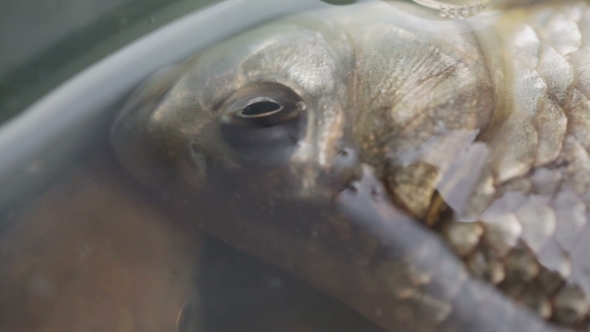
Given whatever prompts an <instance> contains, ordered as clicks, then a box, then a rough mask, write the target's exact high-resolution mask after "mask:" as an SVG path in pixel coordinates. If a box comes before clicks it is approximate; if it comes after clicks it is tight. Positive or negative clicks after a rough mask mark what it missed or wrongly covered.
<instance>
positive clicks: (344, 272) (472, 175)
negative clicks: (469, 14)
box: [111, 0, 590, 331]
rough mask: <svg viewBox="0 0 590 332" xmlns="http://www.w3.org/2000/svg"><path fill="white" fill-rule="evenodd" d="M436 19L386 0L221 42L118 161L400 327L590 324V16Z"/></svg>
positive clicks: (144, 99) (226, 231) (122, 135)
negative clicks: (219, 205) (226, 207)
mask: <svg viewBox="0 0 590 332" xmlns="http://www.w3.org/2000/svg"><path fill="white" fill-rule="evenodd" d="M435 15H436V14H435V13H432V12H431V11H428V10H427V9H424V8H421V7H419V6H417V5H415V4H410V3H403V2H389V3H386V2H374V3H367V4H362V5H355V6H349V7H342V8H333V9H329V10H324V11H320V12H313V13H306V14H302V15H298V16H294V17H290V18H286V19H283V20H280V21H277V22H274V23H271V24H269V25H266V26H262V27H260V28H257V29H254V30H252V31H250V32H246V33H244V34H241V35H239V36H236V37H235V38H233V39H230V40H228V41H226V42H223V43H220V44H218V45H215V46H213V47H211V48H210V49H208V50H205V51H203V52H201V53H200V54H199V55H197V56H196V57H195V58H193V59H191V60H189V61H187V62H186V63H184V64H180V65H177V66H173V67H170V68H167V69H164V70H162V71H160V72H158V73H157V74H155V76H154V78H153V79H151V80H150V81H148V82H147V83H145V84H144V85H143V86H142V87H140V88H139V89H138V90H137V91H136V93H135V94H134V96H132V97H131V99H130V101H129V103H128V104H127V106H126V107H125V108H124V109H123V110H122V111H121V112H120V114H119V116H118V117H117V120H116V122H115V124H114V126H113V129H112V135H111V140H112V144H113V147H114V150H115V153H116V154H117V156H118V158H119V160H120V161H121V163H122V164H123V165H124V166H125V167H126V168H127V169H128V170H129V171H130V173H131V174H133V175H134V176H135V177H136V178H137V179H138V180H139V181H140V182H142V183H144V184H145V185H147V186H149V187H151V188H153V189H154V190H159V191H164V192H167V193H172V195H173V196H174V197H176V199H177V201H176V206H177V208H178V210H179V213H180V214H181V215H182V217H183V218H189V219H190V216H191V214H193V213H192V212H191V211H194V210H193V209H194V208H195V206H200V208H201V209H204V210H206V211H208V213H209V214H210V215H217V216H218V218H217V220H215V221H212V222H204V223H200V224H199V226H200V228H202V229H203V230H205V231H207V232H209V233H211V234H213V235H215V236H217V237H219V238H222V239H224V240H225V241H226V242H228V243H231V244H233V245H235V246H237V247H239V248H241V249H243V250H245V251H247V252H249V253H251V254H253V255H255V256H258V257H261V258H263V259H266V260H269V261H271V262H273V263H275V264H277V265H280V266H282V267H284V268H286V269H287V270H290V271H292V272H294V273H296V274H298V275H300V276H302V277H303V278H304V279H306V280H308V281H310V282H311V283H312V284H314V285H316V286H317V287H319V288H320V289H323V290H325V291H326V292H328V293H329V294H332V295H334V296H336V297H338V298H339V299H341V300H343V301H344V302H345V303H347V304H349V305H350V306H351V307H353V308H355V309H357V310H358V311H360V312H362V313H363V314H365V315H366V316H367V317H369V318H370V319H372V320H374V321H376V322H377V323H379V324H381V325H382V326H383V327H385V328H386V329H389V330H392V331H393V330H396V329H400V328H401V329H405V330H409V331H435V330H437V331H438V330H447V331H465V330H473V329H474V328H475V326H479V325H478V324H486V328H487V327H488V326H489V330H490V331H495V330H498V331H499V330H523V329H528V330H535V329H538V330H539V331H542V330H553V329H558V327H555V326H554V325H553V324H554V323H555V324H556V325H557V326H563V327H568V328H576V329H587V326H588V322H589V321H590V320H589V317H590V276H589V273H588V272H587V271H589V270H590V259H587V257H586V256H587V255H586V252H587V250H586V248H587V244H586V243H587V239H588V238H590V233H589V232H590V227H588V226H587V212H588V211H587V210H588V206H589V204H590V201H589V199H590V194H589V193H588V190H589V189H590V157H589V156H588V149H589V148H590V143H589V142H590V140H589V138H588V137H590V136H588V133H589V132H590V131H589V128H590V127H589V126H588V124H589V123H590V122H589V121H590V101H589V99H588V98H590V76H589V75H590V53H589V52H590V39H589V38H590V37H589V36H590V5H589V4H588V3H587V2H584V1H573V0H572V1H543V2H539V3H537V4H534V5H531V6H529V7H525V6H523V5H519V4H515V5H512V6H507V7H505V8H503V9H502V11H501V12H498V13H496V14H489V15H487V16H481V17H480V16H477V17H475V18H472V19H468V20H451V21H449V20H439V19H438V18H436V17H435ZM371 179H373V180H374V181H373V180H371ZM371 181H373V182H371ZM363 183H373V184H371V185H369V189H367V190H365V189H366V188H365V189H362V188H363V187H362V186H361V185H362V184H363ZM351 190H352V192H355V193H356V194H357V195H358V196H356V197H357V198H356V199H349V198H350V194H351ZM363 190H364V191H363ZM203 193H205V194H204V195H203ZM370 197H373V198H374V199H375V200H376V201H378V202H379V203H375V200H371V199H369V198H370ZM364 199H366V200H364ZM215 200H225V201H227V200H230V201H231V202H232V205H233V206H234V207H235V211H239V212H232V211H220V210H219V209H216V208H215V207H214V204H215ZM199 202H206V203H199ZM355 202H356V203H355ZM358 202H366V204H364V205H363V204H359V203H358ZM371 202H373V203H371ZM351 207H355V208H351ZM351 209H352V210H351ZM398 210H403V211H405V212H403V213H402V212H399V211H398ZM371 211H372V212H371ZM396 211H398V212H396ZM388 220H389V222H388ZM415 220H421V221H423V222H425V223H426V224H428V225H430V226H431V227H432V230H435V231H437V232H438V233H439V237H441V238H443V239H444V240H445V241H446V244H443V243H442V242H440V240H439V239H437V237H436V236H434V234H433V233H432V232H430V231H427V230H425V229H424V228H421V227H422V226H421V225H418V222H417V221H415ZM408 224H411V225H412V226H408ZM402 230H403V231H405V232H406V233H403V232H402ZM400 232H402V233H400ZM408 239H414V240H415V241H414V242H412V241H409V240H408ZM449 247H450V248H451V250H449V249H448V248H449ZM459 259H460V261H459ZM439 262H446V263H445V264H446V265H445V266H442V265H439ZM450 267H453V268H450ZM339 276H340V279H338V278H339ZM341 276H346V278H342V277H341ZM483 280H485V281H486V282H483ZM490 285H493V286H494V288H493V289H492V288H491V286H490ZM500 293H501V294H503V295H499V294H500ZM508 298H510V299H512V300H511V301H509V300H508ZM513 302H514V303H520V304H522V307H528V308H529V309H532V310H531V311H532V312H535V314H536V315H537V316H536V317H537V318H535V316H531V314H530V313H529V311H527V310H525V309H522V308H521V309H516V308H520V307H519V306H515V307H513ZM486 303H487V304H486ZM474 306H475V307H477V306H479V307H478V309H474V308H472V307H474ZM513 308H515V309H513ZM543 320H546V321H548V322H547V323H545V322H543ZM497 321H501V322H502V324H499V323H494V322H497ZM549 322H550V323H549Z"/></svg>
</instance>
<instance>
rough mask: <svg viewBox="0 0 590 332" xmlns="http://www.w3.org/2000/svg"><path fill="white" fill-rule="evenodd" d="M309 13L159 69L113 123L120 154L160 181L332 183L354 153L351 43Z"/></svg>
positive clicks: (180, 184) (310, 190) (301, 191)
mask: <svg viewBox="0 0 590 332" xmlns="http://www.w3.org/2000/svg"><path fill="white" fill-rule="evenodd" d="M301 21H302V19H299V20H298V19H291V20H287V21H281V22H280V23H275V24H271V25H267V26H263V27H261V28H258V29H255V30H253V31H250V32H247V33H245V34H242V35H239V36H237V37H235V38H233V39H230V40H229V41H226V42H224V43H221V44H218V45H215V46H213V47H212V48H210V49H207V50H205V51H204V52H201V53H200V54H198V55H197V56H196V57H195V58H194V59H192V60H190V61H188V62H187V63H186V64H183V65H179V66H176V67H173V68H166V69H163V70H161V71H159V72H158V73H156V74H154V76H153V77H152V78H151V79H150V80H148V82H147V83H145V84H144V85H143V86H141V87H140V88H139V89H138V90H137V91H136V92H135V94H134V95H133V96H132V97H131V98H130V101H129V102H128V104H127V106H126V107H125V108H124V109H123V111H122V112H121V113H120V114H119V115H118V118H117V120H116V121H115V124H114V126H113V128H112V132H111V141H112V145H113V147H114V150H115V153H116V154H117V156H118V158H119V160H120V161H121V163H122V164H123V165H124V166H125V167H126V168H127V169H128V170H129V171H130V172H131V173H132V174H133V175H134V176H135V177H136V178H137V179H139V180H140V181H141V182H142V183H144V184H146V185H148V186H150V187H152V188H157V189H162V188H170V187H172V188H173V189H174V190H176V189H178V188H183V189H189V190H193V191H194V190H199V189H202V188H204V187H205V186H206V185H207V184H211V183H212V182H215V181H229V180H232V179H233V180H239V182H240V183H241V184H243V185H244V184H247V183H250V184H253V185H256V186H261V184H262V187H264V188H265V189H268V188H269V187H275V188H276V187H280V188H282V190H283V191H285V190H291V192H292V193H293V194H294V195H299V196H313V195H317V194H318V193H319V192H318V188H319V187H320V186H323V187H324V189H326V188H328V187H330V190H331V188H332V187H333V186H332V185H330V186H325V184H327V183H333V182H334V181H333V178H334V176H333V175H328V174H331V173H333V170H334V169H335V167H336V168H338V167H340V166H339V165H340V164H342V159H343V157H344V159H347V158H349V157H350V156H349V154H348V153H347V152H346V151H343V149H342V146H340V142H341V139H342V136H343V130H344V126H345V111H346V109H347V105H348V99H349V98H348V93H347V92H348V91H347V89H348V82H349V81H350V79H351V77H350V76H352V72H353V68H352V67H353V64H352V63H353V62H352V59H351V56H350V54H351V53H352V52H350V49H349V48H350V44H349V41H348V39H347V35H346V34H345V33H344V32H342V31H339V30H338V29H336V28H335V27H334V26H332V25H331V24H332V23H329V22H321V21H313V20H311V19H308V20H307V21H305V22H303V23H302V22H301ZM310 27H311V28H310ZM337 164H338V165H337ZM340 168H342V167H340ZM340 168H338V169H339V170H340ZM339 173H343V174H344V173H346V172H345V171H342V172H339ZM328 178H329V179H328ZM326 192H327V191H326V190H323V194H325V193H326ZM323 194H322V195H323Z"/></svg>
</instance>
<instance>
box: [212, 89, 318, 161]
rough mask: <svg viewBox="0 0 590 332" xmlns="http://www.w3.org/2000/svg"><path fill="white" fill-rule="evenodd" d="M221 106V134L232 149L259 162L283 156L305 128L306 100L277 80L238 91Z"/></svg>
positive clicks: (294, 144) (274, 159)
mask: <svg viewBox="0 0 590 332" xmlns="http://www.w3.org/2000/svg"><path fill="white" fill-rule="evenodd" d="M226 105H227V106H225V107H224V108H225V109H224V110H223V114H224V115H223V116H222V123H221V128H220V129H221V134H222V136H223V138H224V140H225V141H226V143H227V144H228V145H229V146H231V147H232V148H233V149H234V151H235V152H237V153H238V154H239V155H241V156H243V157H245V158H246V159H254V160H258V161H262V162H266V161H276V160H284V157H286V156H288V155H289V154H290V153H291V151H293V149H294V148H295V147H296V146H297V143H298V141H299V139H300V138H301V137H302V136H303V134H304V131H305V119H306V116H305V103H304V102H303V100H302V98H301V97H299V96H298V95H297V94H296V93H295V92H293V91H292V90H290V89H288V88H287V87H285V86H282V85H279V84H270V83H267V84H257V85H254V86H248V87H245V88H243V89H242V90H241V91H238V93H236V95H235V96H233V97H232V98H230V100H229V101H228V104H226Z"/></svg>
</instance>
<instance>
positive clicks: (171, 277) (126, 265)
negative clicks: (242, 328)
mask: <svg viewBox="0 0 590 332" xmlns="http://www.w3.org/2000/svg"><path fill="white" fill-rule="evenodd" d="M100 173H101V172H98V171H97V170H96V165H94V167H91V170H85V171H76V172H74V174H70V175H68V176H67V177H66V178H65V179H62V180H63V181H62V182H61V183H60V184H57V185H55V186H54V187H52V188H51V189H50V190H48V191H47V192H46V193H44V194H43V195H42V196H41V197H40V198H39V199H38V200H37V201H36V202H35V203H34V204H31V205H30V206H28V207H26V210H25V211H23V212H22V213H19V214H18V216H17V217H14V218H13V219H14V220H13V223H12V224H11V226H9V227H8V228H7V229H6V230H5V231H4V232H3V233H2V235H1V236H0V293H1V294H2V296H0V330H1V331H3V332H17V331H36V332H66V331H72V332H73V331H95V332H107V331H109V332H110V331H117V332H132V331H142V332H149V331H152V332H161V331H170V332H196V331H200V329H199V325H200V323H201V322H200V321H199V320H198V319H197V316H196V315H197V307H198V298H197V291H196V287H197V283H196V277H197V274H196V272H197V269H196V268H197V262H198V261H197V260H196V259H197V258H196V257H197V256H198V255H197V252H198V248H199V246H197V243H198V241H195V236H192V235H187V234H186V233H183V232H182V231H180V230H179V229H177V228H175V227H173V226H172V223H171V222H170V220H169V218H168V217H167V216H166V214H165V213H163V212H162V211H161V210H159V209H157V208H155V207H154V206H153V205H152V204H149V202H147V201H146V200H145V199H144V198H142V195H141V194H138V193H137V192H135V193H134V191H132V190H131V191H130V189H129V186H128V184H129V183H125V181H124V178H123V181H121V178H120V177H119V178H116V177H114V176H113V173H112V172H111V173H108V174H104V173H102V174H100ZM99 174H100V175H99ZM130 193H134V195H130Z"/></svg>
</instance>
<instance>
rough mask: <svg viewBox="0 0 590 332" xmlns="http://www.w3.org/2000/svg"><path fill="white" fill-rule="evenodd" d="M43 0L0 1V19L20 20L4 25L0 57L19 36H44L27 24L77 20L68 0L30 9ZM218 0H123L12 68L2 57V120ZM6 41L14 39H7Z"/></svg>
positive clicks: (0, 90)
mask: <svg viewBox="0 0 590 332" xmlns="http://www.w3.org/2000/svg"><path fill="white" fill-rule="evenodd" d="M44 2H48V1H46V0H28V1H22V2H16V1H15V2H10V1H9V0H5V1H2V2H0V7H1V8H2V9H3V13H4V15H0V24H1V23H5V24H4V25H6V24H9V23H10V24H11V25H20V26H10V27H9V28H10V29H9V31H8V29H7V30H5V32H6V35H7V36H5V38H4V43H0V60H1V59H2V57H6V56H7V54H8V53H9V51H10V50H9V48H11V47H15V46H18V45H16V44H17V43H18V42H19V40H23V41H26V40H27V39H29V38H31V37H37V38H38V39H39V40H40V42H43V41H44V40H43V38H44V36H42V35H41V36H30V35H23V32H22V31H26V30H27V29H26V28H27V27H26V25H27V24H43V23H44V22H38V21H45V20H54V22H52V26H53V27H56V28H57V29H59V28H60V26H59V22H57V23H56V22H55V21H56V20H58V21H59V20H62V21H64V23H63V25H67V21H68V20H76V17H75V16H76V12H75V11H71V10H70V11H66V10H64V8H63V7H64V6H67V5H68V3H69V1H66V0H61V1H60V0H52V1H49V2H52V3H53V4H54V6H51V7H49V8H43V9H44V10H45V13H35V12H34V10H31V7H34V6H44V7H47V3H44ZM90 2H92V1H90ZM217 2H220V0H188V1H187V0H126V1H123V2H122V4H120V5H119V6H117V7H115V8H114V9H113V10H110V11H108V12H106V13H105V14H103V15H100V16H98V17H96V18H94V19H93V20H91V22H90V23H88V24H86V25H84V26H83V27H82V28H81V29H77V30H74V31H71V32H69V33H66V34H65V35H63V36H61V37H59V38H58V39H57V40H56V41H54V42H52V43H51V44H50V45H49V46H48V47H46V48H44V49H38V50H35V49H33V50H31V52H34V54H33V55H31V57H30V59H29V60H27V61H26V62H24V63H23V64H20V65H17V66H14V67H12V66H10V65H9V64H6V61H4V62H3V61H0V63H5V65H4V66H5V68H1V69H2V70H0V73H2V74H0V122H4V121H6V120H8V119H9V118H11V117H13V116H14V115H16V114H18V113H19V112H20V111H22V110H23V109H24V108H26V107H27V106H29V105H30V104H31V103H33V102H34V101H35V100H37V99H39V98H40V97H41V96H43V95H44V94H46V93H47V92H49V91H50V90H51V89H52V88H54V87H55V86H57V85H59V84H60V83H62V82H63V81H65V80H67V79H68V78H70V77H71V76H73V75H74V74H76V73H77V72H79V71H81V70H83V69H85V68H86V67H88V66H90V65H91V64H93V63H95V62H96V61H98V60H100V59H102V58H104V57H105V56H107V55H109V54H110V53H112V52H114V51H116V50H117V49H119V48H121V47H123V46H125V45H127V44H129V43H130V42H132V41H133V40H135V39H137V38H139V37H141V36H143V35H145V34H147V33H149V32H151V31H153V30H155V29H157V28H159V27H161V26H162V25H165V24H166V23H169V22H171V21H173V20H175V19H177V18H179V17H181V16H183V15H185V14H186V13H189V12H192V11H195V10H198V9H201V8H203V7H206V6H209V5H211V4H214V3H217ZM11 5H12V6H11ZM64 12H65V13H64ZM40 14H41V17H40V18H39V17H38V16H39V15H40ZM79 14H81V13H79ZM10 15H13V16H12V17H9V16H10ZM14 15H20V16H22V17H14ZM9 19H10V22H8V20H9ZM47 35H50V34H47ZM46 38H49V37H46ZM6 40H9V41H13V42H12V44H11V43H9V42H7V41H6ZM0 41H2V40H0ZM40 44H41V43H40ZM27 55H29V54H23V55H22V56H27Z"/></svg>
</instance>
